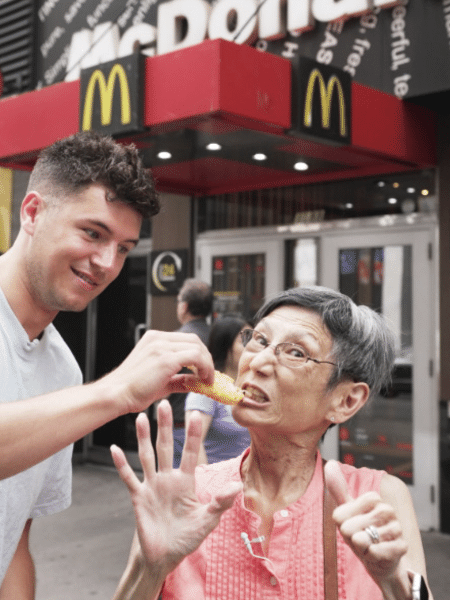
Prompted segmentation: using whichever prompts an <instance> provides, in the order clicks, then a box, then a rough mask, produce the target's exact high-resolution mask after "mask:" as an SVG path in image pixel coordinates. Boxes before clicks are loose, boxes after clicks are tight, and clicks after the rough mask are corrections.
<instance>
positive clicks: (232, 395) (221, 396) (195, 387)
mask: <svg viewBox="0 0 450 600" xmlns="http://www.w3.org/2000/svg"><path fill="white" fill-rule="evenodd" d="M184 385H185V388H186V389H187V390H189V391H190V392H197V393H198V394H203V395H205V396H208V398H212V399H213V400H217V402H221V403H222V404H231V405H233V404H237V403H238V402H239V401H240V400H242V398H243V397H244V392H243V391H242V390H241V389H239V388H238V387H236V386H235V385H234V381H233V380H232V378H231V377H229V376H228V375H225V373H221V372H220V371H214V383H213V384H212V385H208V384H206V383H203V382H202V381H196V382H195V383H193V384H190V385H188V384H184Z"/></svg>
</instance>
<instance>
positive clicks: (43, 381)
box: [0, 132, 213, 600]
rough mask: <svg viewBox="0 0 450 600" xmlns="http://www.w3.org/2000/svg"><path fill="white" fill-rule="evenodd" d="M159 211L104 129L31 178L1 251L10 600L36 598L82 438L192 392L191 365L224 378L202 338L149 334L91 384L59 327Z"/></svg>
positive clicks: (2, 590)
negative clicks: (16, 227)
mask: <svg viewBox="0 0 450 600" xmlns="http://www.w3.org/2000/svg"><path fill="white" fill-rule="evenodd" d="M158 210H159V201H158V199H157V196H156V194H155V191H154V187H153V183H152V179H151V176H150V174H149V172H148V171H146V170H145V169H144V167H143V165H142V163H141V161H140V159H139V157H138V154H137V151H136V149H135V148H134V146H127V147H125V146H122V145H120V144H117V143H115V142H114V141H113V140H112V139H111V138H107V137H103V136H100V135H99V134H95V133H89V132H86V133H80V134H76V135H74V136H71V137H70V138H68V139H66V140H62V141H58V142H56V143H55V144H54V145H53V146H51V147H50V148H48V149H46V150H45V151H44V152H43V153H42V154H41V156H40V158H39V159H38V161H37V163H36V166H35V168H34V170H33V172H32V174H31V177H30V182H29V186H28V190H27V193H26V196H25V198H24V200H23V203H22V207H21V215H20V216H21V228H20V232H19V234H18V237H17V239H16V240H15V242H14V244H13V246H12V247H11V249H10V250H8V252H6V253H5V254H4V255H3V256H1V257H0V361H1V362H0V364H1V384H2V385H1V389H0V480H1V481H0V600H6V599H8V600H10V599H11V598H14V600H32V599H33V598H34V588H35V581H34V566H33V560H32V557H31V555H30V552H29V549H28V536H29V530H30V525H31V520H32V519H33V518H34V517H37V516H41V515H46V514H51V513H54V512H57V511H59V510H63V509H64V508H66V507H67V506H68V505H69V504H70V496H71V453H72V448H71V446H70V444H72V443H73V442H74V441H75V440H77V439H79V438H81V437H83V436H84V435H86V434H87V433H88V432H90V431H92V430H93V429H96V428H97V427H100V426H101V425H103V424H104V423H106V422H107V421H109V420H111V419H114V418H116V417H118V416H120V415H123V414H126V413H128V412H139V411H142V410H145V409H146V408H147V407H148V406H149V405H150V404H151V403H152V402H153V401H155V400H156V399H158V398H161V397H163V396H166V395H168V394H170V393H171V392H174V391H180V390H182V389H183V386H182V381H183V380H184V379H185V378H186V376H183V375H177V373H178V372H179V371H180V369H181V368H182V367H183V366H185V365H195V366H196V367H197V368H198V369H199V372H200V374H201V376H202V377H204V378H205V379H206V380H209V381H211V380H212V378H213V365H212V360H211V357H210V356H209V354H208V352H207V350H206V348H205V347H204V346H203V345H202V344H201V342H200V340H199V339H198V338H197V336H193V335H186V334H181V333H178V332H176V333H161V332H154V331H153V332H152V331H149V332H147V334H146V335H145V336H144V337H143V338H142V339H141V340H140V342H139V344H137V346H136V347H135V348H134V350H133V351H132V352H131V353H130V355H129V356H128V357H127V359H126V360H125V361H124V362H123V363H122V364H121V365H120V366H119V367H118V368H117V369H115V370H114V371H113V372H112V373H110V374H108V375H106V376H105V377H103V378H102V379H100V380H99V381H97V382H94V383H90V384H87V385H84V386H81V385H80V384H81V373H80V370H79V368H78V366H77V364H76V362H75V359H74V358H73V356H72V354H71V353H70V351H69V349H68V347H67V346H66V345H65V343H64V342H63V340H62V338H61V337H60V336H59V334H58V333H57V331H56V329H55V328H54V326H53V325H52V321H53V319H54V318H55V316H56V315H57V314H58V312H59V311H60V310H69V311H81V310H83V309H84V308H85V307H86V306H87V304H88V303H89V302H90V301H91V300H92V299H94V298H95V297H96V296H98V294H100V293H101V292H102V291H103V290H104V289H105V288H106V287H107V286H108V285H109V284H110V283H111V281H113V280H114V279H115V278H116V277H117V275H118V274H119V273H120V270H121V269H122V266H123V263H124V261H125V258H126V256H127V254H128V252H129V251H130V250H131V249H132V248H134V246H135V245H136V244H137V243H138V239H139V233H140V227H141V223H142V219H143V217H144V216H151V215H153V214H156V213H157V212H158ZM111 326H113V324H111Z"/></svg>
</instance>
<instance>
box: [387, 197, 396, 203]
mask: <svg viewBox="0 0 450 600" xmlns="http://www.w3.org/2000/svg"><path fill="white" fill-rule="evenodd" d="M388 202H389V204H397V202H398V200H397V198H388Z"/></svg>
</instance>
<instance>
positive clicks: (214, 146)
mask: <svg viewBox="0 0 450 600" xmlns="http://www.w3.org/2000/svg"><path fill="white" fill-rule="evenodd" d="M206 149H207V150H212V151H214V150H222V146H221V145H220V144H217V143H216V142H211V143H210V144H207V145H206Z"/></svg>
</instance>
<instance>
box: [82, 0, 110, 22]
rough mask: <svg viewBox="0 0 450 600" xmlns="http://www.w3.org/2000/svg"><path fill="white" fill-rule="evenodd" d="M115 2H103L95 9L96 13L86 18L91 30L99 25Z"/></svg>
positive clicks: (105, 0) (108, 0)
mask: <svg viewBox="0 0 450 600" xmlns="http://www.w3.org/2000/svg"><path fill="white" fill-rule="evenodd" d="M113 2H114V0H102V1H101V2H100V4H98V5H97V6H96V7H95V10H94V12H93V13H92V14H91V15H88V16H87V17H86V22H87V24H88V25H89V27H91V29H92V28H94V27H95V26H96V25H97V23H98V22H99V21H100V19H101V18H102V17H103V15H104V14H105V12H106V11H107V10H108V8H109V7H110V6H111V4H112V3H113Z"/></svg>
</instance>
